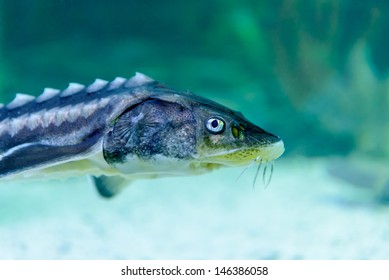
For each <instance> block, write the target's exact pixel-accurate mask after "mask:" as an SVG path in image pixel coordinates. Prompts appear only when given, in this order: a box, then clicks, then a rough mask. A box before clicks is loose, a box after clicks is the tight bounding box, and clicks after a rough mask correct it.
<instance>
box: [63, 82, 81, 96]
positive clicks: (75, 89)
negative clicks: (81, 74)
mask: <svg viewBox="0 0 389 280" xmlns="http://www.w3.org/2000/svg"><path fill="white" fill-rule="evenodd" d="M84 88H85V86H84V85H82V84H78V83H69V86H68V87H67V88H66V89H64V90H63V91H62V92H61V94H60V96H61V97H66V96H70V95H73V94H76V93H79V92H80V91H82V90H83V89H84Z"/></svg>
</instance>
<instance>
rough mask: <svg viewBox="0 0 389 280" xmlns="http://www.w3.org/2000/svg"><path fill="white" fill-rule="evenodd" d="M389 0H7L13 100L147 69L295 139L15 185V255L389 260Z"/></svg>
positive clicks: (4, 15) (0, 70)
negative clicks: (172, 171)
mask: <svg viewBox="0 0 389 280" xmlns="http://www.w3.org/2000/svg"><path fill="white" fill-rule="evenodd" d="M387 30H389V4H388V3H387V2H386V1H351V0H346V1H334V0H332V1H320V0H312V1H297V0H296V1H287V0H277V1H270V0H269V1H249V0H245V1H229V0H224V1H221V0H219V1H185V2H184V1H156V0H154V1H124V0H119V1H71V0H61V1H59V0H58V1H44V0H37V1H22V0H18V1H0V102H4V103H7V102H9V101H10V100H12V98H13V96H14V94H15V93H16V92H24V93H28V94H33V95H39V94H40V93H41V92H42V90H43V88H45V87H53V88H60V89H62V88H65V87H66V86H67V84H68V83H69V82H78V83H84V84H88V83H91V82H93V81H94V79H95V78H101V79H105V80H111V79H113V78H115V77H116V76H123V77H130V76H132V75H133V74H134V72H135V71H138V72H142V73H144V74H146V75H148V76H151V77H153V78H154V79H156V80H159V81H161V82H163V83H165V84H166V85H168V86H171V87H174V88H177V89H182V90H186V89H190V90H192V91H194V92H196V93H197V94H200V95H203V96H205V97H208V98H211V99H213V100H215V101H218V102H220V103H223V104H224V105H227V106H229V107H231V108H233V109H236V110H239V111H241V112H242V113H243V114H244V115H245V116H246V117H247V118H248V119H250V120H251V121H253V122H254V123H256V124H258V125H259V126H261V127H263V128H265V129H266V130H268V131H270V132H273V133H275V134H276V135H279V136H280V137H281V138H282V139H283V140H284V142H285V145H286V152H285V154H284V155H283V157H282V158H280V159H279V160H277V162H276V170H275V174H274V176H273V180H272V182H271V185H270V187H269V188H267V189H264V188H263V187H262V186H261V185H260V184H258V186H257V187H256V188H255V189H254V190H253V189H252V180H253V177H254V173H255V171H253V170H250V171H248V173H247V174H245V175H244V176H243V178H241V179H240V180H239V181H236V178H237V177H238V176H239V174H240V172H241V170H240V169H227V170H221V171H216V172H214V173H212V174H209V175H204V176H199V177H188V178H173V179H163V180H151V181H147V180H145V181H137V182H134V183H133V184H132V186H131V187H130V188H128V189H127V190H126V191H125V192H124V193H123V194H121V195H120V196H119V197H118V198H117V199H114V200H112V201H105V200H103V199H101V198H99V197H98V196H97V194H96V192H95V191H94V190H93V189H92V188H91V187H90V186H89V184H88V182H87V181H86V179H85V178H78V179H70V181H59V182H58V181H50V182H45V183H41V182H28V181H27V182H26V181H25V182H1V183H0V209H2V211H1V214H0V258H2V259H14V258H16V259H23V258H27V259H34V258H44V259H46V258H47V259H52V258H53V259H64V258H65V259H66V258H71V259H73V258H75V259H83V258H97V259H111V258H114V259H115V258H119V259H120V258H130V259H137V258H141V259H158V258H164V259H166V258H170V259H175V258H177V259H182V258H189V259H190V258H196V259H197V258H200V259H207V258H214V259H238V258H242V259H257V258H259V259H263V258H269V259H299V258H304V259H317V258H321V259H338V258H341V259H344V258H350V259H374V258H381V259H382V258H383V259H388V258H389V253H388V252H389V241H388V239H387V236H388V233H389V222H388V219H387V217H388V214H389V208H388V201H389V175H388V174H389V173H388V172H387V170H388V169H387V166H388V158H389V144H388V143H389V121H388V120H389V110H388V109H389V94H388V93H389V78H388V74H389V52H388V51H387V50H388V48H389V41H388V39H387Z"/></svg>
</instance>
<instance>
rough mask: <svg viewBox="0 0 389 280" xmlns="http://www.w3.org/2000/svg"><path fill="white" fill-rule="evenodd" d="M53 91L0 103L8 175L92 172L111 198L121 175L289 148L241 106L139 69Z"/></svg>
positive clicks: (185, 168) (1, 150)
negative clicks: (168, 82)
mask: <svg viewBox="0 0 389 280" xmlns="http://www.w3.org/2000/svg"><path fill="white" fill-rule="evenodd" d="M46 91H47V92H46V93H43V94H42V95H41V96H40V97H38V98H37V99H34V98H33V97H31V96H25V95H20V96H18V97H17V98H15V100H14V101H13V102H11V103H10V104H8V105H7V106H3V107H1V108H0V177H6V178H9V177H11V178H13V177H14V175H22V177H23V176H24V177H28V176H30V175H31V173H34V172H37V174H38V173H39V174H38V176H40V174H43V173H50V172H51V173H55V172H56V173H61V172H62V171H65V170H70V171H72V170H73V171H74V174H76V173H77V174H78V173H82V171H83V170H85V172H84V173H87V174H91V175H94V176H95V178H94V183H95V184H96V186H97V188H98V189H99V192H100V193H101V194H102V195H104V196H111V195H113V194H114V193H115V192H116V188H117V185H119V184H120V180H121V179H120V180H119V179H118V176H119V177H121V178H122V177H123V178H127V179H128V178H137V177H158V176H172V175H173V176H174V175H192V174H197V173H202V172H205V171H208V170H211V169H213V168H216V167H219V166H223V165H228V166H239V165H246V164H248V163H250V162H252V161H253V160H256V159H258V158H260V159H261V160H262V161H271V160H274V159H275V158H277V157H279V156H280V155H281V154H282V152H283V150H284V148H283V143H282V141H281V140H280V138H278V137H277V136H274V135H272V134H270V133H268V132H266V131H264V130H263V129H261V128H259V127H258V126H256V125H254V124H252V123H250V122H249V121H248V120H247V119H245V118H244V117H243V115H242V114H240V113H239V112H236V111H233V110H230V109H228V108H226V107H224V106H222V105H220V104H218V103H215V102H213V101H211V100H208V99H205V98H202V97H200V96H197V95H194V94H192V93H190V92H179V91H176V90H173V89H171V88H167V87H165V86H163V85H161V84H160V83H158V82H156V81H154V80H152V79H151V78H149V77H147V76H145V75H143V74H139V73H137V75H135V76H134V77H133V78H131V79H129V80H126V79H123V78H117V79H115V80H114V81H112V82H110V83H109V82H106V81H102V80H96V82H95V83H93V84H92V85H90V86H88V87H84V86H82V85H78V84H71V85H70V86H69V88H67V89H65V90H64V91H62V92H60V91H58V93H57V92H56V91H55V90H52V89H48V90H46ZM81 167H82V168H81ZM54 171H55V172H54ZM110 176H115V177H116V178H115V180H113V179H112V180H111V179H110V178H111V177H110ZM110 182H111V185H113V184H115V186H114V188H113V186H110ZM113 189H115V190H113Z"/></svg>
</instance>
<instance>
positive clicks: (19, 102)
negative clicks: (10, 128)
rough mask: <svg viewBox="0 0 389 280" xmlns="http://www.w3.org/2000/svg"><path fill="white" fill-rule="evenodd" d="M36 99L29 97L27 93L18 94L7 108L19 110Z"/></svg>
mask: <svg viewBox="0 0 389 280" xmlns="http://www.w3.org/2000/svg"><path fill="white" fill-rule="evenodd" d="M34 99H35V96H32V95H28V94H25V93H17V94H16V96H15V98H14V100H12V101H11V102H10V103H9V104H8V105H7V108H8V109H10V110H12V109H15V108H18V107H20V106H23V105H25V104H27V103H29V102H31V101H33V100H34Z"/></svg>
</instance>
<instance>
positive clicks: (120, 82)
mask: <svg viewBox="0 0 389 280" xmlns="http://www.w3.org/2000/svg"><path fill="white" fill-rule="evenodd" d="M126 81H127V79H125V78H122V77H116V78H115V79H114V80H113V81H112V82H110V83H109V87H108V90H113V89H117V88H119V87H121V86H122V85H123V84H124V83H125V82H126Z"/></svg>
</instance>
